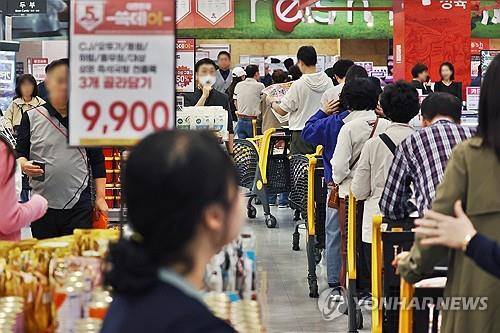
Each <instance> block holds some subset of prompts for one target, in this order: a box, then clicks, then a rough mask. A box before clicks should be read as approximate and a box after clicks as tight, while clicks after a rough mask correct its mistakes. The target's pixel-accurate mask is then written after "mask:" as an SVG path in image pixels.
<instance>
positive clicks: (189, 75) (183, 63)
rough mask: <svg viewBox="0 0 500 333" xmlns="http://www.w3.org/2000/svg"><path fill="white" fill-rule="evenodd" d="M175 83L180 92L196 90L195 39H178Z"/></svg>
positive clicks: (176, 44)
mask: <svg viewBox="0 0 500 333" xmlns="http://www.w3.org/2000/svg"><path fill="white" fill-rule="evenodd" d="M175 49H176V70H175V84H176V91H177V92H179V93H184V92H194V61H195V57H196V55H195V40H194V39H192V38H187V39H177V41H176V43H175Z"/></svg>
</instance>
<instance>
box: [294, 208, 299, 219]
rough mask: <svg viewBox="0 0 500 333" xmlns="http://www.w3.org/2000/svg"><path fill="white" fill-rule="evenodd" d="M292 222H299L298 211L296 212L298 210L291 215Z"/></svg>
mask: <svg viewBox="0 0 500 333" xmlns="http://www.w3.org/2000/svg"><path fill="white" fill-rule="evenodd" d="M293 220H294V221H295V222H297V221H300V210H298V209H296V210H295V213H294V215H293Z"/></svg>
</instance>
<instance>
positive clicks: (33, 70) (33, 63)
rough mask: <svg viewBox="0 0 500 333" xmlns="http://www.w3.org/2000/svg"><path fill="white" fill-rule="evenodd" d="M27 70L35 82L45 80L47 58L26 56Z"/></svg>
mask: <svg viewBox="0 0 500 333" xmlns="http://www.w3.org/2000/svg"><path fill="white" fill-rule="evenodd" d="M27 62H28V71H29V73H30V74H31V75H33V77H34V78H35V80H36V81H37V82H42V81H44V80H45V76H46V74H45V67H47V65H48V64H49V59H48V58H28V59H27Z"/></svg>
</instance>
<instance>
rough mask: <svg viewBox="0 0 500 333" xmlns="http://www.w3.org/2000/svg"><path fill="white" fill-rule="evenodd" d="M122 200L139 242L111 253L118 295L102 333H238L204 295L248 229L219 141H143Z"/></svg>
mask: <svg viewBox="0 0 500 333" xmlns="http://www.w3.org/2000/svg"><path fill="white" fill-rule="evenodd" d="M124 195H125V201H126V205H127V208H128V218H129V221H128V222H129V225H130V227H131V228H132V229H133V234H132V235H131V236H130V237H129V238H128V239H126V238H123V239H121V240H120V241H119V242H118V243H117V244H115V245H113V246H112V247H111V248H110V254H109V259H108V260H109V263H108V272H107V282H108V283H109V284H110V285H111V286H112V287H113V289H114V293H115V294H114V301H113V303H112V304H111V307H110V309H109V312H108V315H107V317H106V319H105V321H104V326H103V330H102V333H115V332H120V333H129V332H130V333H136V332H148V333H156V332H158V333H160V332H161V333H164V332H165V333H166V332H186V333H190V332H193V333H194V332H206V333H210V332H234V330H233V329H232V328H231V327H230V326H229V325H227V324H226V323H225V322H223V321H222V320H220V319H217V318H216V317H214V316H213V315H212V314H211V313H210V311H209V310H208V309H207V308H206V306H205V305H204V304H203V302H202V301H201V299H200V294H199V290H200V289H202V288H203V286H204V284H203V277H204V273H205V268H206V264H207V263H208V262H209V260H210V259H211V258H212V256H214V255H215V254H216V253H217V252H218V251H219V250H220V249H221V248H222V247H223V246H224V245H225V244H227V243H229V242H230V241H232V240H233V239H234V238H235V237H236V236H237V235H238V234H239V229H240V226H241V224H242V221H243V216H242V213H241V212H242V209H241V203H240V196H239V194H238V186H237V178H236V171H235V169H234V166H233V163H232V161H231V160H230V158H229V157H228V156H227V154H225V153H224V152H223V150H222V149H221V148H220V146H219V144H218V143H217V141H216V139H215V138H214V137H213V135H212V134H210V133H204V132H187V131H186V132H179V131H170V132H161V133H156V134H153V135H150V136H149V137H147V138H146V139H144V140H143V141H142V142H141V143H139V144H138V145H137V146H136V147H135V148H134V149H133V150H132V152H131V154H130V156H129V159H128V162H127V166H126V169H125V178H124Z"/></svg>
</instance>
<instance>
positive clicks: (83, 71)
mask: <svg viewBox="0 0 500 333" xmlns="http://www.w3.org/2000/svg"><path fill="white" fill-rule="evenodd" d="M174 6H175V3H174V2H173V1H163V0H134V1H123V0H107V1H105V2H102V1H99V2H97V1H85V0H75V1H72V10H73V15H71V25H70V28H71V38H70V54H71V58H70V62H71V90H70V112H69V114H70V116H69V133H70V134H69V143H70V145H72V146H129V145H133V144H135V143H136V142H137V141H138V140H140V139H141V138H143V137H144V136H146V135H148V134H150V133H151V132H154V131H158V130H162V129H167V128H173V127H174V126H175V123H174V122H175V98H174V95H175V88H174V82H175V79H174V75H175V74H174V69H175V62H174V59H175V17H174V15H175V14H174V13H175V7H174Z"/></svg>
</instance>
